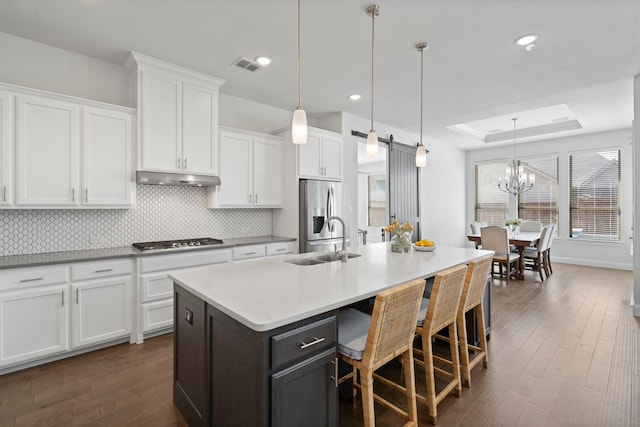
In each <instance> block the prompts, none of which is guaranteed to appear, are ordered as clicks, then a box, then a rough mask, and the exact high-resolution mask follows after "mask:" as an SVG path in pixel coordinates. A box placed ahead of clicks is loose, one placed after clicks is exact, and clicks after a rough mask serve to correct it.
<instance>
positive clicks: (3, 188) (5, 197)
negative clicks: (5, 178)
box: [2, 185, 7, 202]
mask: <svg viewBox="0 0 640 427" xmlns="http://www.w3.org/2000/svg"><path fill="white" fill-rule="evenodd" d="M2 201H3V202H6V201H7V186H6V185H3V186H2Z"/></svg>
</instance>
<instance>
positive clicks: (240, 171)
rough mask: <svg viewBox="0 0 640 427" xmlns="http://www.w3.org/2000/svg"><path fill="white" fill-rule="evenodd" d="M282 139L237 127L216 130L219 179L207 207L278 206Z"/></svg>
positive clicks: (280, 195) (280, 200)
mask: <svg viewBox="0 0 640 427" xmlns="http://www.w3.org/2000/svg"><path fill="white" fill-rule="evenodd" d="M282 156H283V153H282V140H281V139H280V138H276V137H273V136H269V135H263V134H258V133H254V132H249V131H242V130H237V129H233V130H231V129H225V130H221V131H220V180H221V182H222V184H221V185H220V187H219V188H216V189H215V190H213V191H215V192H217V195H216V197H217V200H216V201H215V203H211V202H210V205H209V207H221V208H222V207H235V208H240V207H264V208H274V207H281V206H282V182H283V178H282Z"/></svg>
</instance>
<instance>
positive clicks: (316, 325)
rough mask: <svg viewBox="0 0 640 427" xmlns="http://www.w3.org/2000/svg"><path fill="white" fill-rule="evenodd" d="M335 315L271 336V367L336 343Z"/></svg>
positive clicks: (284, 363)
mask: <svg viewBox="0 0 640 427" xmlns="http://www.w3.org/2000/svg"><path fill="white" fill-rule="evenodd" d="M336 339H337V323H336V317H335V316H331V317H328V318H326V319H322V320H319V321H317V322H313V323H310V324H308V325H304V326H301V327H299V328H296V329H293V330H291V331H287V332H285V333H282V334H280V335H276V336H274V337H272V338H271V368H272V369H274V370H275V369H278V368H280V367H282V366H283V365H286V364H288V363H290V362H293V361H295V360H298V359H300V358H303V357H308V356H310V355H312V354H315V353H318V352H320V351H321V350H325V349H327V348H328V347H332V346H335V345H336Z"/></svg>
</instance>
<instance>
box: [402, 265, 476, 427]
mask: <svg viewBox="0 0 640 427" xmlns="http://www.w3.org/2000/svg"><path fill="white" fill-rule="evenodd" d="M466 274H467V266H466V265H459V266H456V267H452V268H450V269H447V270H444V271H442V272H440V273H438V274H437V275H436V279H435V281H434V283H433V291H432V292H431V298H430V299H429V303H428V306H427V310H426V314H425V317H424V319H418V323H417V326H416V328H415V331H416V333H417V334H420V336H421V338H422V350H418V349H414V353H415V354H417V355H421V356H422V359H418V358H416V359H415V364H416V365H417V366H420V367H422V368H423V369H424V376H425V382H426V385H427V393H426V394H427V395H426V396H422V395H420V394H416V397H417V398H418V400H420V401H421V402H424V403H426V405H427V406H428V408H429V416H428V418H429V421H430V422H431V423H432V424H435V423H436V419H437V415H438V403H440V402H441V401H442V400H443V399H444V398H445V397H447V396H448V395H449V394H450V393H451V392H454V394H455V395H456V396H460V394H461V393H462V386H461V382H460V359H459V355H458V345H457V342H458V331H457V326H456V318H457V313H458V305H459V304H460V297H461V295H462V289H463V287H464V280H465V276H466ZM423 306H424V304H423ZM444 328H447V331H448V333H449V337H450V343H449V344H450V345H449V349H450V351H451V360H447V359H445V358H442V357H439V356H435V355H434V354H433V342H432V340H433V338H434V337H435V336H436V335H437V333H438V331H440V330H442V329H444ZM434 360H435V361H437V362H438V363H439V364H441V365H445V366H448V368H449V369H450V371H447V370H445V369H441V368H439V367H437V366H434ZM436 374H438V376H439V377H444V378H446V379H447V380H448V382H447V384H446V385H445V387H444V388H443V389H442V390H441V391H440V392H439V393H436V378H435V375H436Z"/></svg>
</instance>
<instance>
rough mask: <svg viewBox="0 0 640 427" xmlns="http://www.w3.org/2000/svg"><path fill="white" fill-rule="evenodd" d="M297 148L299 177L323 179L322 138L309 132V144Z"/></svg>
mask: <svg viewBox="0 0 640 427" xmlns="http://www.w3.org/2000/svg"><path fill="white" fill-rule="evenodd" d="M297 148H298V175H299V176H300V177H301V178H322V177H323V175H322V172H323V169H322V157H321V156H322V137H321V136H320V135H318V134H314V133H312V132H309V133H308V134H307V143H306V144H303V145H298V147H297Z"/></svg>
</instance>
